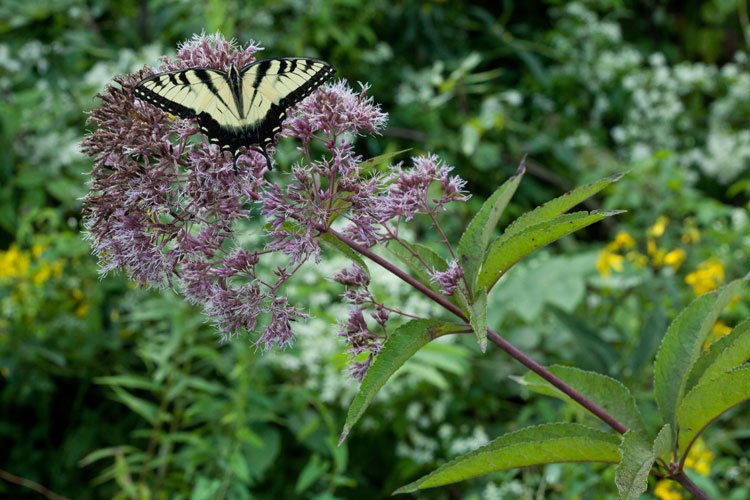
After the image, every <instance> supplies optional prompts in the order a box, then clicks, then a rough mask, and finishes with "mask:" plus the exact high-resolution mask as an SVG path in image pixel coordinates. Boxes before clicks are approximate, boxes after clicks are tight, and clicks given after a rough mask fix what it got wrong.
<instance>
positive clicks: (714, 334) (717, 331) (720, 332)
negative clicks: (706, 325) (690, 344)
mask: <svg viewBox="0 0 750 500" xmlns="http://www.w3.org/2000/svg"><path fill="white" fill-rule="evenodd" d="M731 331H732V327H731V326H729V325H727V324H726V323H724V322H723V321H721V320H720V321H717V322H716V323H714V326H712V327H711V334H710V335H709V336H708V338H707V339H706V341H705V342H704V343H703V349H704V350H706V349H708V346H710V345H711V344H713V343H714V342H716V341H717V340H719V339H720V338H721V337H724V336H725V335H729V333H730V332H731Z"/></svg>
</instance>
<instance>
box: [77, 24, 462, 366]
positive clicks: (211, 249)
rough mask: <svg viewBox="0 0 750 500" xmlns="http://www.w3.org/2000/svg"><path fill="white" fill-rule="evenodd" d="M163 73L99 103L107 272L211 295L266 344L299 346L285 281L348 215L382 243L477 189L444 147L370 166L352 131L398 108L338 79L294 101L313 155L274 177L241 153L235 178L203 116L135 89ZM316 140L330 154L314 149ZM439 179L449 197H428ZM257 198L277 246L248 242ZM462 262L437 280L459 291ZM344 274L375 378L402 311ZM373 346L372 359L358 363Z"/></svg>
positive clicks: (351, 329)
mask: <svg viewBox="0 0 750 500" xmlns="http://www.w3.org/2000/svg"><path fill="white" fill-rule="evenodd" d="M258 50H259V47H258V46H257V45H254V44H251V45H248V46H246V47H244V48H243V47H239V46H237V45H236V44H235V43H233V42H229V41H227V40H225V39H224V38H223V37H221V36H220V35H211V36H206V35H201V36H196V37H194V38H193V39H192V40H190V41H188V42H187V43H185V44H183V45H182V46H181V47H180V49H179V51H178V54H177V58H176V59H175V60H170V59H167V58H163V59H162V64H161V67H160V70H162V71H167V70H174V69H183V68H188V67H195V66H202V67H212V68H218V69H223V70H226V69H227V67H228V66H229V64H230V63H232V62H233V63H235V64H236V65H237V66H239V67H242V66H244V65H246V64H249V63H251V62H253V61H254V60H255V56H256V52H257V51H258ZM151 74H153V71H152V70H151V69H150V68H144V69H142V70H140V71H138V72H137V73H134V74H129V75H124V76H120V77H117V78H115V81H114V84H112V85H108V86H107V88H106V90H105V91H104V92H103V93H101V94H99V95H98V97H99V99H100V100H101V105H100V107H98V108H96V109H94V110H93V111H92V112H91V114H90V118H89V123H91V124H93V125H95V126H96V129H95V130H94V131H93V132H92V133H91V134H89V135H88V137H87V138H86V140H85V141H84V142H83V144H82V147H83V151H84V152H85V153H86V154H88V155H90V156H91V157H93V169H92V170H91V172H90V175H91V190H90V192H89V194H88V195H87V196H86V198H85V202H84V206H85V208H84V215H85V228H86V236H87V238H88V239H89V240H90V241H91V245H92V248H93V252H94V253H95V254H96V255H97V256H98V257H99V260H100V264H101V271H102V273H106V272H108V271H111V270H113V269H116V268H122V269H125V270H126V271H127V272H128V273H129V275H130V276H131V277H132V278H133V279H134V280H136V281H138V282H139V283H140V284H141V285H146V286H156V287H166V286H169V287H173V288H175V289H176V290H178V291H180V292H181V293H183V294H184V295H185V296H186V298H187V299H188V300H189V301H190V302H192V303H195V304H198V305H200V306H202V307H203V309H204V312H205V314H206V315H207V316H209V317H210V318H212V320H213V321H214V322H215V324H216V325H217V327H218V329H219V331H220V332H221V333H222V334H223V335H224V336H226V337H230V336H232V335H235V334H238V333H240V332H243V331H247V332H254V331H255V330H256V329H259V328H263V333H262V334H261V335H260V337H259V339H258V341H257V344H258V345H262V346H263V348H264V349H267V348H270V347H271V346H272V345H279V346H282V347H285V346H287V345H289V344H290V342H291V341H292V330H291V324H292V323H293V322H294V321H296V320H298V319H300V318H304V317H305V315H304V314H302V313H301V312H299V311H298V310H297V309H296V308H295V307H294V306H293V305H291V304H290V303H289V301H288V299H287V297H286V296H284V295H283V294H282V285H284V283H286V282H287V281H288V280H289V279H290V278H291V277H292V276H293V275H294V273H295V272H296V271H297V269H299V267H300V266H301V265H302V264H303V263H304V262H306V261H308V260H309V259H310V258H314V259H315V260H316V261H319V259H320V258H321V251H320V245H319V241H320V237H321V235H323V234H325V233H326V232H328V231H329V229H330V228H331V224H332V223H333V222H334V221H337V220H340V221H344V225H345V227H344V229H343V231H344V233H345V234H348V235H349V236H350V237H352V238H353V239H354V240H355V241H356V242H358V243H361V244H364V245H365V246H371V245H374V244H375V243H377V242H380V241H385V240H389V239H394V238H396V237H397V232H398V224H399V223H400V221H403V220H406V221H408V220H410V219H411V218H412V217H414V215H416V214H420V213H425V214H429V215H430V216H431V217H434V215H435V214H437V212H438V211H442V210H444V207H445V204H446V203H448V202H451V201H463V200H466V199H468V195H467V194H466V193H465V191H464V190H463V188H464V181H462V180H461V179H460V178H458V177H457V176H451V175H449V173H450V171H451V168H452V167H449V166H447V165H445V164H444V163H443V162H441V161H440V160H439V159H438V158H437V157H436V156H434V155H427V156H420V157H417V158H413V163H414V167H413V168H409V169H407V168H404V167H402V166H401V165H398V166H396V167H392V168H389V169H388V170H386V171H385V172H383V171H382V170H379V171H373V170H372V169H369V168H368V167H365V165H366V164H363V162H362V157H361V156H360V155H359V154H357V153H356V152H355V149H354V145H353V144H352V142H351V141H352V136H357V135H361V134H379V133H381V132H382V130H383V127H384V126H385V123H386V119H387V115H386V114H385V113H383V112H382V111H381V110H380V108H379V106H378V105H377V104H375V103H374V102H373V99H372V98H371V97H369V96H368V95H367V90H368V88H367V86H362V87H361V89H360V91H358V92H355V91H353V90H352V89H351V88H350V87H349V86H348V85H347V83H346V82H345V81H338V82H334V83H329V84H326V85H324V86H322V87H321V88H319V89H318V90H317V91H316V92H315V93H313V94H312V95H311V96H309V97H308V98H307V99H306V100H304V101H303V102H301V103H300V104H299V105H298V106H297V107H296V109H294V110H290V111H289V117H288V118H287V120H286V121H285V123H284V131H283V133H282V136H285V137H289V138H294V139H296V140H299V142H300V146H299V147H298V150H299V151H300V153H301V155H300V156H301V159H300V161H299V162H298V163H297V164H295V165H294V166H293V167H292V171H291V174H292V175H291V176H282V177H284V178H287V177H288V179H287V182H286V183H285V185H281V184H277V183H274V182H269V181H267V180H266V179H265V178H264V174H265V173H266V162H265V160H264V159H263V157H262V156H261V155H260V154H258V153H255V152H248V153H247V154H245V155H242V156H240V158H239V159H238V162H237V166H238V170H239V173H238V175H236V176H235V174H234V172H233V169H232V161H231V159H230V158H229V157H228V156H227V155H224V154H222V152H221V151H220V150H219V149H218V147H216V146H213V145H209V144H208V143H207V141H206V140H205V138H203V136H202V135H200V134H198V130H197V127H196V126H195V125H194V124H193V123H191V122H190V121H188V120H182V119H179V118H175V117H173V116H170V115H168V114H167V113H165V112H163V111H161V110H160V109H157V108H155V107H154V106H151V105H149V104H147V103H144V102H141V101H139V100H137V99H135V98H134V97H133V96H132V94H131V91H132V89H133V87H134V86H135V85H136V84H137V83H138V82H139V81H140V80H141V79H143V78H145V77H147V76H149V75H151ZM313 142H319V143H320V144H321V145H322V146H323V148H324V149H325V150H326V151H327V152H328V154H326V155H323V156H322V157H320V158H316V159H313V158H312V157H311V151H312V149H311V145H312V143H313ZM269 153H271V154H272V153H273V151H269ZM435 182H436V183H439V184H440V194H439V196H438V197H436V198H432V199H428V188H429V187H430V185H431V184H432V183H435ZM253 204H257V205H258V206H259V207H260V213H261V215H262V216H263V217H264V218H265V219H266V221H267V222H268V223H269V225H270V230H269V231H268V232H267V234H266V236H267V242H266V244H265V247H262V248H253V249H247V248H242V247H241V246H240V244H239V243H238V240H237V238H236V234H235V230H236V228H237V225H238V224H239V223H241V222H242V221H244V220H247V219H248V218H250V217H251V212H252V210H251V207H252V205H253ZM274 252H280V253H282V254H284V255H286V257H287V264H286V265H284V266H281V267H277V268H276V269H275V270H274V271H273V273H269V272H267V270H268V265H267V264H264V262H263V259H264V256H265V255H267V254H270V253H274ZM456 272H457V271H456V270H454V269H453V267H451V268H450V269H449V270H448V271H446V273H444V275H440V276H438V274H435V279H437V280H438V281H439V282H440V283H441V285H442V286H443V287H444V289H445V290H446V291H448V290H450V289H451V287H452V286H453V287H454V285H453V283H454V282H457V280H456V279H454V276H455V275H456ZM269 274H272V276H271V279H269V278H268V276H267V275H269ZM335 279H336V280H337V281H339V282H340V283H342V284H344V285H346V286H347V292H346V293H345V297H346V298H347V299H348V300H349V301H350V302H351V303H353V304H354V305H355V308H354V309H353V310H352V313H351V314H350V316H349V319H348V320H347V322H345V323H344V324H343V325H342V329H341V332H340V333H341V335H342V336H344V338H345V339H346V340H347V342H348V343H349V345H350V349H349V351H348V352H349V353H350V355H351V356H352V359H353V362H354V365H353V368H352V370H353V374H354V375H355V376H356V377H358V378H361V376H363V375H364V372H365V371H366V369H367V367H369V365H370V363H371V361H372V357H373V356H374V355H375V354H377V352H378V351H379V349H380V348H381V347H382V343H381V342H382V339H384V338H385V337H386V322H387V321H388V310H390V309H388V308H385V307H384V306H383V305H382V304H378V303H377V302H376V301H375V300H374V298H372V296H371V295H370V294H369V292H367V285H368V284H369V278H368V277H367V275H365V274H364V272H363V271H362V270H361V269H359V268H356V269H355V268H352V269H349V270H346V271H343V272H342V273H339V274H338V275H337V276H336V277H335ZM453 289H455V287H454V288H453ZM366 307H373V308H374V312H373V313H372V314H371V317H372V318H373V320H374V321H375V323H376V324H377V325H379V327H380V330H382V334H375V333H373V331H372V330H371V329H369V328H368V327H367V324H366V322H365V320H364V315H363V310H364V308H366ZM365 351H367V352H369V357H368V359H367V361H363V362H362V361H357V359H355V358H357V356H359V355H360V354H361V353H363V352H365Z"/></svg>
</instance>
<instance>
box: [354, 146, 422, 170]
mask: <svg viewBox="0 0 750 500" xmlns="http://www.w3.org/2000/svg"><path fill="white" fill-rule="evenodd" d="M411 149H412V148H407V149H402V150H400V151H392V152H390V153H385V154H382V155H378V156H373V157H372V158H370V159H369V160H365V161H363V162H362V163H360V164H359V171H360V172H366V171H368V170H370V169H372V168H375V167H377V166H379V165H382V164H383V163H387V162H389V161H391V160H392V159H393V158H395V157H396V156H398V155H400V154H401V153H406V152H407V151H411Z"/></svg>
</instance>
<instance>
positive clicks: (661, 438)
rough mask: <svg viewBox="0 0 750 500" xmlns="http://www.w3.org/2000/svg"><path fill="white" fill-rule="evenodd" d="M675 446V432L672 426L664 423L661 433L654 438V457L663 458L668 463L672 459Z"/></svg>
mask: <svg viewBox="0 0 750 500" xmlns="http://www.w3.org/2000/svg"><path fill="white" fill-rule="evenodd" d="M673 448H674V434H673V433H672V426H671V425H669V424H664V426H663V427H662V428H661V430H659V433H658V434H657V435H656V439H654V447H653V451H654V457H656V458H661V459H662V460H664V461H665V462H666V463H670V462H671V461H672V449H673Z"/></svg>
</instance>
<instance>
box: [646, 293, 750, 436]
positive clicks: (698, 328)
mask: <svg viewBox="0 0 750 500" xmlns="http://www.w3.org/2000/svg"><path fill="white" fill-rule="evenodd" d="M743 284H744V280H736V281H733V282H732V283H730V284H728V285H727V286H725V287H723V288H720V289H718V290H714V291H713V292H709V293H706V294H704V295H701V296H700V297H698V298H696V299H695V300H693V301H692V302H691V303H690V305H688V306H687V307H686V308H685V309H683V310H682V312H680V314H678V315H677V317H676V318H675V319H674V321H672V324H671V325H669V328H668V329H667V333H666V334H665V335H664V339H663V340H662V342H661V346H660V347H659V352H658V353H657V354H656V361H655V363H654V392H655V393H656V402H657V404H658V406H659V413H660V414H661V416H662V421H663V422H664V423H665V424H675V423H676V421H675V411H676V409H677V407H678V406H679V404H680V400H681V399H682V396H683V395H684V393H685V386H686V384H687V378H688V374H689V373H690V370H691V368H692V367H693V364H694V363H695V361H696V360H697V359H698V356H699V355H700V353H701V349H702V348H703V343H704V342H705V341H706V337H707V336H708V334H709V332H710V331H711V327H712V326H713V324H714V323H715V322H716V319H717V318H718V317H719V314H720V313H721V311H722V310H723V309H724V308H725V307H726V306H727V304H729V301H730V300H732V298H733V297H734V296H735V295H737V293H739V290H740V288H741V287H742V285H743Z"/></svg>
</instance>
